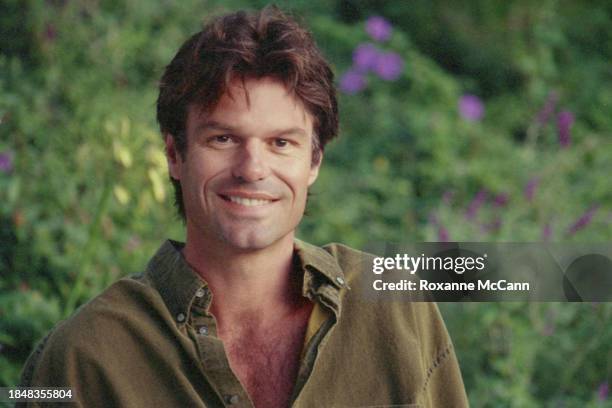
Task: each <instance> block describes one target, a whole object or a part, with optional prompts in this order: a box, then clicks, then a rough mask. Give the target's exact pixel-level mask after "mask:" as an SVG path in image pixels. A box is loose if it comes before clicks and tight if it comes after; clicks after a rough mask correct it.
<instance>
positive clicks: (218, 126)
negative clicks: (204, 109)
mask: <svg viewBox="0 0 612 408" xmlns="http://www.w3.org/2000/svg"><path fill="white" fill-rule="evenodd" d="M206 130H219V131H222V132H229V133H237V134H239V133H240V129H239V128H235V127H233V126H231V125H228V124H225V123H221V122H217V121H214V120H209V121H206V122H202V123H201V124H199V125H197V126H196V128H195V132H196V133H200V132H203V131H206ZM270 134H271V135H274V136H275V137H280V136H285V135H292V134H295V135H299V136H304V137H305V136H307V135H308V133H307V132H306V130H304V129H303V128H301V127H298V126H295V127H291V128H287V129H277V130H274V131H272V132H270Z"/></svg>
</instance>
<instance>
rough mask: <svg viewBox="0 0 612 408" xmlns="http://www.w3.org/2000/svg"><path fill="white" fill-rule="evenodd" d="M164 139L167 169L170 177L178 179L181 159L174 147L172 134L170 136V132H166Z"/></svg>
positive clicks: (179, 177)
mask: <svg viewBox="0 0 612 408" xmlns="http://www.w3.org/2000/svg"><path fill="white" fill-rule="evenodd" d="M164 139H165V142H166V159H167V160H168V171H169V172H170V177H172V178H173V179H175V180H180V179H181V165H182V159H181V155H180V153H179V152H178V150H177V148H176V142H175V140H174V136H172V135H171V134H170V133H166V134H165V136H164Z"/></svg>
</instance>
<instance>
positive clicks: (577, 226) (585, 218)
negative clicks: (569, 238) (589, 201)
mask: <svg viewBox="0 0 612 408" xmlns="http://www.w3.org/2000/svg"><path fill="white" fill-rule="evenodd" d="M598 208H599V205H594V206H592V207H591V208H590V209H589V210H588V211H586V212H585V213H584V214H582V215H581V216H580V218H578V219H577V220H576V222H575V223H574V224H572V226H571V227H569V228H568V229H567V235H574V234H575V233H577V232H578V231H580V230H581V229H583V228H585V227H586V226H587V225H589V224H590V223H591V220H592V219H593V216H595V213H596V212H597V209H598Z"/></svg>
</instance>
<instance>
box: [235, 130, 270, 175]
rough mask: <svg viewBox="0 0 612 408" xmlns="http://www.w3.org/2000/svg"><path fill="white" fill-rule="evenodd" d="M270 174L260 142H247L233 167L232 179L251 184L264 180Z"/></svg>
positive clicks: (263, 148) (263, 147) (241, 148)
mask: <svg viewBox="0 0 612 408" xmlns="http://www.w3.org/2000/svg"><path fill="white" fill-rule="evenodd" d="M269 173H270V168H269V164H268V163H267V160H266V149H265V146H264V144H263V143H262V142H260V141H258V140H249V141H247V142H245V143H244V144H243V145H242V146H241V147H240V151H239V154H238V157H237V158H236V163H235V165H234V167H233V170H232V174H233V176H234V177H236V178H238V179H241V180H243V181H248V182H253V181H259V180H263V179H265V178H266V177H267V176H268V175H269Z"/></svg>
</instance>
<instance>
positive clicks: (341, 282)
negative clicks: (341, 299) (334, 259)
mask: <svg viewBox="0 0 612 408" xmlns="http://www.w3.org/2000/svg"><path fill="white" fill-rule="evenodd" d="M336 282H338V283H339V284H340V285H344V279H342V277H341V276H336Z"/></svg>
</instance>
